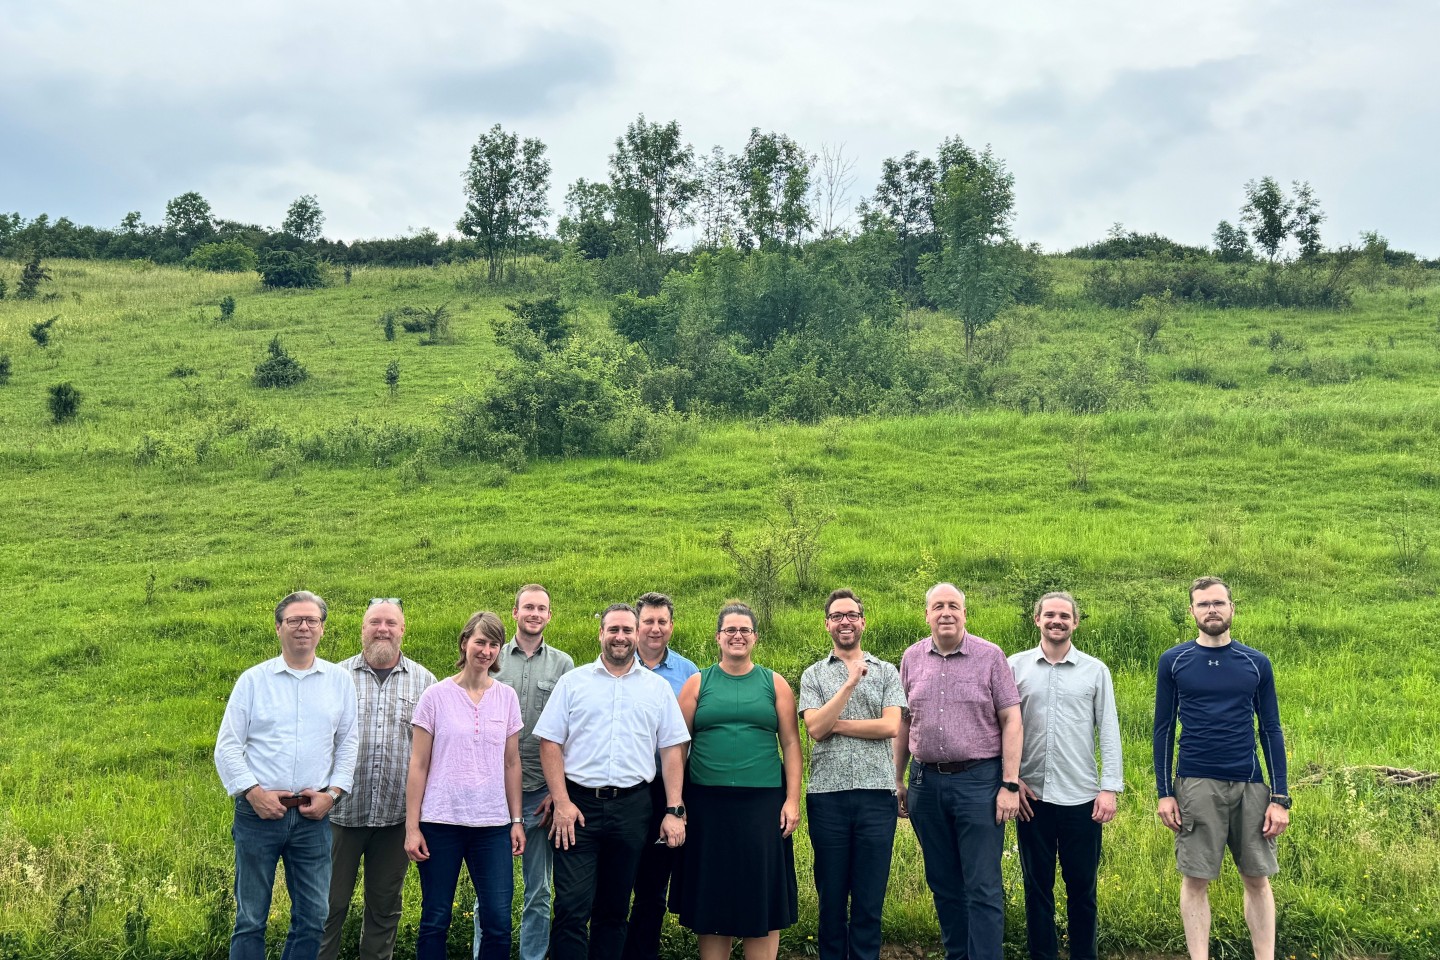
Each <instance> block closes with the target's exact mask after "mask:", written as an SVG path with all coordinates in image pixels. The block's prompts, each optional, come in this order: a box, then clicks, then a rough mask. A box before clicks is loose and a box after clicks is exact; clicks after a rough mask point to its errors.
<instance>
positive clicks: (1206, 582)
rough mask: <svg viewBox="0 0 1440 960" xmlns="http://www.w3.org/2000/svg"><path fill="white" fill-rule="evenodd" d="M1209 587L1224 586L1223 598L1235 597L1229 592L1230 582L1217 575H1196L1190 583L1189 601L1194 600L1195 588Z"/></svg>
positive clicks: (1204, 588)
mask: <svg viewBox="0 0 1440 960" xmlns="http://www.w3.org/2000/svg"><path fill="white" fill-rule="evenodd" d="M1211 587H1224V588H1225V599H1226V600H1231V601H1233V600H1234V599H1235V597H1234V596H1233V595H1232V594H1231V593H1230V584H1228V583H1226V582H1225V581H1224V580H1221V579H1220V578H1219V577H1196V578H1195V582H1194V583H1192V584H1190V602H1191V603H1194V602H1195V591H1196V590H1209V589H1210V588H1211Z"/></svg>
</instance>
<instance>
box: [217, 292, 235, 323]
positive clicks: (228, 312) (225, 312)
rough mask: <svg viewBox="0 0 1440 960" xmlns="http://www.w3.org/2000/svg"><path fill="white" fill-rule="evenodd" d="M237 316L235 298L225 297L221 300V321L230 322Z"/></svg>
mask: <svg viewBox="0 0 1440 960" xmlns="http://www.w3.org/2000/svg"><path fill="white" fill-rule="evenodd" d="M233 316H235V298H234V297H231V296H228V295H227V296H225V297H222V298H221V299H220V319H221V320H229V319H230V318H231V317H233Z"/></svg>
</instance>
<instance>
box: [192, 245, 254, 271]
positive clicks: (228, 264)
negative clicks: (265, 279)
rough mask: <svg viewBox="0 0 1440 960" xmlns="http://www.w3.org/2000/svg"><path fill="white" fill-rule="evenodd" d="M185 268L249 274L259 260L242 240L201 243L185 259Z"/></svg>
mask: <svg viewBox="0 0 1440 960" xmlns="http://www.w3.org/2000/svg"><path fill="white" fill-rule="evenodd" d="M185 263H186V265H187V266H190V267H195V268H196V269H199V270H211V271H214V272H216V273H249V272H250V271H252V270H254V269H256V267H257V266H258V264H259V258H258V257H257V256H255V251H254V250H252V249H250V248H249V247H248V246H246V245H245V242H244V241H242V240H235V239H231V240H225V241H223V242H221V243H202V244H200V246H198V247H196V248H195V249H194V251H193V252H191V254H190V256H189V257H187V258H186V260H185Z"/></svg>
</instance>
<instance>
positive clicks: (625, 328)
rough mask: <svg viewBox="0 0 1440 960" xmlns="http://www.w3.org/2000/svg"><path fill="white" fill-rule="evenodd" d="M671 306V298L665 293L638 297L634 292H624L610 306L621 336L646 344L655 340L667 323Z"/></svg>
mask: <svg viewBox="0 0 1440 960" xmlns="http://www.w3.org/2000/svg"><path fill="white" fill-rule="evenodd" d="M669 306H670V302H669V299H668V298H667V297H665V296H664V295H663V294H662V295H660V296H658V297H637V296H635V294H633V293H622V294H621V295H620V296H618V297H616V298H615V302H614V303H613V304H612V305H611V307H610V322H611V323H612V324H613V325H614V327H615V331H616V332H617V333H619V334H620V336H622V337H624V338H625V339H626V340H629V341H630V342H631V343H638V344H642V345H644V344H645V343H647V342H648V341H651V340H654V339H655V338H656V336H657V335H658V334H659V333H660V330H661V327H662V325H665V324H666V322H667V320H668V318H669Z"/></svg>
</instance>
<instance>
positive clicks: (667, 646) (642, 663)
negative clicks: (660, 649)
mask: <svg viewBox="0 0 1440 960" xmlns="http://www.w3.org/2000/svg"><path fill="white" fill-rule="evenodd" d="M669 659H670V644H668V643H667V644H665V652H664V653H662V654H660V662H659V663H657V664H655V666H653V667H652V666H650V665H649V664H648V663H646V662H645V660H644V659H643V658H642V657H641V656H640V648H639V647H638V646H637V647H636V648H635V662H636V663H638V664H640V666H642V667H644V668H645V669H646V670H649V671H651V672H652V673H653V672H655V671H657V670H659V669H660V668H661V667H663V666H665V662H666V661H667V660H669Z"/></svg>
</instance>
